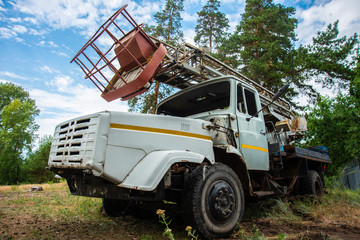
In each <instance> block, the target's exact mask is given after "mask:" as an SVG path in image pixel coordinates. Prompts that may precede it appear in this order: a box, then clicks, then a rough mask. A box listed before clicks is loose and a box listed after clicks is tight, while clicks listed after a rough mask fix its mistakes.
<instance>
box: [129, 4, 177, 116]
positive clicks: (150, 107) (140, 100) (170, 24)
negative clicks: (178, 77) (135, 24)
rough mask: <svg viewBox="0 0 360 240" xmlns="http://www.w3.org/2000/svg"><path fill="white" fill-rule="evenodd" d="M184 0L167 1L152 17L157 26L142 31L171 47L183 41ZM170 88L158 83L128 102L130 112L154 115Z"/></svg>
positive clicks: (146, 27)
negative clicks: (182, 13)
mask: <svg viewBox="0 0 360 240" xmlns="http://www.w3.org/2000/svg"><path fill="white" fill-rule="evenodd" d="M183 2H184V0H167V1H166V4H165V8H164V9H163V10H162V11H161V12H157V13H155V15H154V18H155V20H156V23H157V26H145V28H144V30H145V31H146V32H147V33H149V34H150V35H152V36H154V37H157V38H159V39H160V40H163V41H165V42H166V43H169V44H171V45H177V44H179V42H180V41H182V39H183V36H184V34H183V32H182V30H181V22H180V21H181V20H182V18H181V12H182V11H184V5H183ZM171 92H172V88H171V87H169V86H165V85H164V84H161V83H160V82H157V81H156V82H155V85H154V87H152V88H150V90H149V91H148V92H146V93H143V94H142V95H140V96H137V97H135V98H132V99H130V100H129V101H128V105H129V108H130V109H129V111H130V112H142V113H155V110H156V105H157V104H158V102H159V101H160V100H162V99H164V98H165V97H167V96H168V95H169V94H170V93H171Z"/></svg>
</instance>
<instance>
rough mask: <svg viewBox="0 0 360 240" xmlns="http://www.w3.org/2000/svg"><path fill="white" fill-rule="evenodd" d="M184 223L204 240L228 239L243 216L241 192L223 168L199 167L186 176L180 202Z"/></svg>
mask: <svg viewBox="0 0 360 240" xmlns="http://www.w3.org/2000/svg"><path fill="white" fill-rule="evenodd" d="M183 205H184V206H183V209H184V220H185V222H186V224H192V226H193V227H195V228H196V229H197V230H198V231H199V233H200V234H202V235H203V236H204V237H205V238H206V239H212V238H217V237H227V236H229V235H231V233H232V232H233V231H234V229H235V228H236V227H237V225H238V222H239V221H241V218H242V216H243V213H244V207H245V202H244V192H243V189H242V185H241V182H240V180H239V178H238V177H237V175H236V174H235V173H234V171H233V170H232V169H231V168H229V167H228V166H226V165H223V164H220V163H216V164H214V165H212V166H209V165H205V166H198V167H197V168H196V169H194V170H193V171H192V172H191V173H190V175H189V176H188V178H187V180H186V183H185V189H184V199H183Z"/></svg>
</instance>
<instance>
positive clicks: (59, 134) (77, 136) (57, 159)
mask: <svg viewBox="0 0 360 240" xmlns="http://www.w3.org/2000/svg"><path fill="white" fill-rule="evenodd" d="M98 122H99V116H98V115H93V116H90V117H89V116H88V117H83V118H79V119H75V120H70V121H68V122H65V123H62V124H60V125H58V126H57V127H56V129H55V133H54V139H53V143H52V146H51V151H50V159H49V163H50V164H55V165H61V166H64V165H65V166H66V165H82V164H85V163H86V161H87V160H89V159H91V157H92V154H93V152H94V149H93V147H94V145H95V144H94V142H95V135H96V131H97V125H98Z"/></svg>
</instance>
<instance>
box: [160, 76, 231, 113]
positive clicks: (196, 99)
mask: <svg viewBox="0 0 360 240" xmlns="http://www.w3.org/2000/svg"><path fill="white" fill-rule="evenodd" d="M229 104H230V82H229V81H223V82H217V83H213V84H209V85H205V86H202V87H198V88H195V89H192V90H190V91H186V92H184V93H180V94H179V95H177V96H176V97H174V98H171V99H169V100H167V101H166V102H164V103H162V104H160V105H159V107H158V110H157V114H165V115H171V116H178V117H186V116H190V115H194V114H197V113H202V112H208V111H213V110H221V109H226V108H228V107H229Z"/></svg>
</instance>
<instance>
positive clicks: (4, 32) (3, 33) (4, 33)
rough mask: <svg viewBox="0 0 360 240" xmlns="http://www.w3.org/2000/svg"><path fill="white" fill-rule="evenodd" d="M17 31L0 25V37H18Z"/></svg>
mask: <svg viewBox="0 0 360 240" xmlns="http://www.w3.org/2000/svg"><path fill="white" fill-rule="evenodd" d="M16 35H17V34H16V33H15V32H14V31H12V30H10V29H8V28H5V27H0V38H5V39H10V38H13V37H16Z"/></svg>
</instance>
